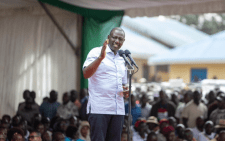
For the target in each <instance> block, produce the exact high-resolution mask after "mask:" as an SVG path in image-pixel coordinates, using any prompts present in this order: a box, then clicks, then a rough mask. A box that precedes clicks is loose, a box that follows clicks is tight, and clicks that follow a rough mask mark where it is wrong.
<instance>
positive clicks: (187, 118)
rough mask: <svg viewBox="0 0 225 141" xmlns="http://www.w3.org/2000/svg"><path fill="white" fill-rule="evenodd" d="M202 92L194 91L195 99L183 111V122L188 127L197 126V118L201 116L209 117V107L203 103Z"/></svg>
mask: <svg viewBox="0 0 225 141" xmlns="http://www.w3.org/2000/svg"><path fill="white" fill-rule="evenodd" d="M201 97H202V94H201V93H200V92H199V91H194V93H193V100H192V101H190V102H189V103H188V104H187V105H186V106H185V108H184V110H183V112H182V118H183V123H184V125H185V126H186V127H189V128H194V127H195V126H196V119H197V117H199V116H203V117H204V119H206V118H207V112H208V109H207V107H206V106H205V105H204V104H203V103H201Z"/></svg>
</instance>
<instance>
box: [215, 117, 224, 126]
mask: <svg viewBox="0 0 225 141" xmlns="http://www.w3.org/2000/svg"><path fill="white" fill-rule="evenodd" d="M215 128H225V119H220V120H219V124H218V125H216V126H215Z"/></svg>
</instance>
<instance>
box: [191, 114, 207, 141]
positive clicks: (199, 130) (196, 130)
mask: <svg viewBox="0 0 225 141" xmlns="http://www.w3.org/2000/svg"><path fill="white" fill-rule="evenodd" d="M204 124H205V122H204V117H203V116H200V117H197V119H196V127H195V128H192V132H193V136H194V138H195V139H198V136H199V134H200V133H202V132H203V130H204Z"/></svg>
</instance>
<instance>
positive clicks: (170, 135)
mask: <svg viewBox="0 0 225 141" xmlns="http://www.w3.org/2000/svg"><path fill="white" fill-rule="evenodd" d="M168 139H169V141H175V139H176V136H175V132H171V133H169V136H168Z"/></svg>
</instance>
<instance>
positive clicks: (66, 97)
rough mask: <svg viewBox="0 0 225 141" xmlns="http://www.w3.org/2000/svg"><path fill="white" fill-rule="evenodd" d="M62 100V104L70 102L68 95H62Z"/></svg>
mask: <svg viewBox="0 0 225 141" xmlns="http://www.w3.org/2000/svg"><path fill="white" fill-rule="evenodd" d="M62 100H63V104H66V103H68V102H69V101H70V97H69V95H68V94H64V95H63V99H62Z"/></svg>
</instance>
